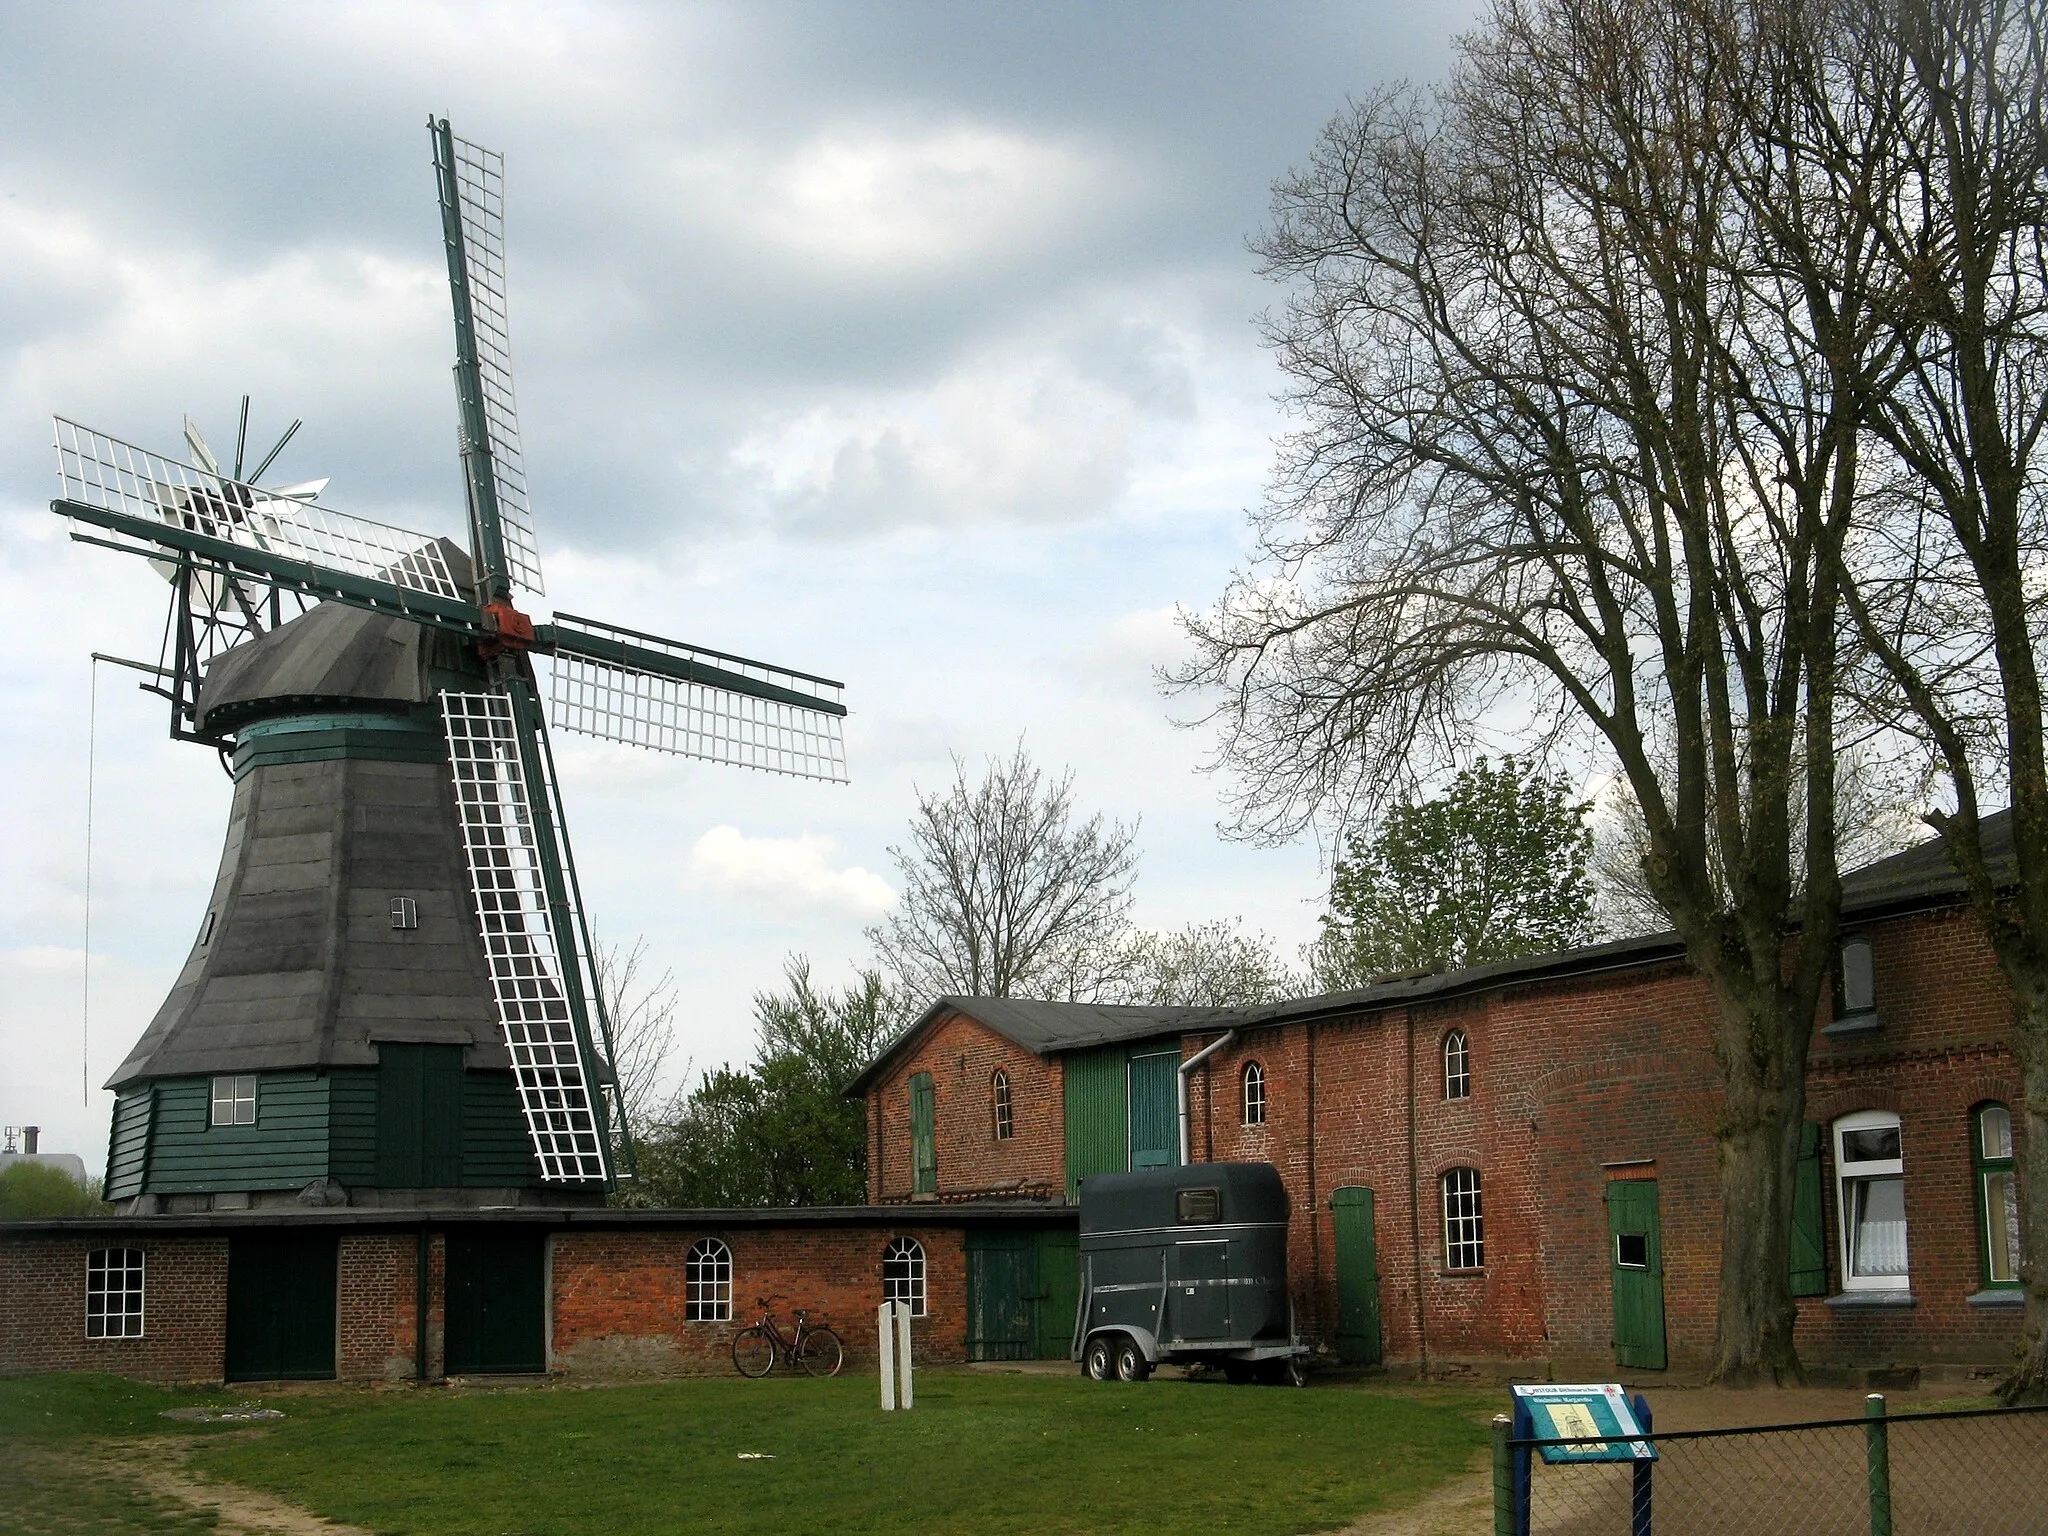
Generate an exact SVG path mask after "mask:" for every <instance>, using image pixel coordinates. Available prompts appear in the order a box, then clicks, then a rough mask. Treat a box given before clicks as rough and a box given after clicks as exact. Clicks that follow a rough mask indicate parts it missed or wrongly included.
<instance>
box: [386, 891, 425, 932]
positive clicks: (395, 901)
mask: <svg viewBox="0 0 2048 1536" xmlns="http://www.w3.org/2000/svg"><path fill="white" fill-rule="evenodd" d="M419 925H420V909H419V906H418V905H417V904H416V903H415V902H414V901H413V899H412V898H411V897H410V896H394V897H392V898H391V926H392V927H394V928H417V927H419Z"/></svg>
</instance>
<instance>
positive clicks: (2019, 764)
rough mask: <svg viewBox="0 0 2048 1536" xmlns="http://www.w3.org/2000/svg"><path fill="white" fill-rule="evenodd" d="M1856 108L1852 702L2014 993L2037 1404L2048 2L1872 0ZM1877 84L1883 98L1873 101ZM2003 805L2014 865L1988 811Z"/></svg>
mask: <svg viewBox="0 0 2048 1536" xmlns="http://www.w3.org/2000/svg"><path fill="white" fill-rule="evenodd" d="M1854 19H1855V22H1856V27H1855V29H1854V32H1853V40H1854V44H1855V47H1856V50H1857V52H1856V57H1857V58H1858V59H1859V60H1876V61H1879V62H1880V66H1882V64H1884V63H1885V62H1888V61H1890V60H1894V59H1898V60H1902V61H1903V64H1904V67H1903V68H1902V69H1899V70H1898V71H1897V73H1896V80H1895V81H1892V80H1888V79H1886V78H1885V76H1884V74H1882V73H1881V72H1880V70H1879V69H1870V68H1866V69H1864V70H1862V71H1859V72H1856V73H1854V74H1851V75H1849V76H1848V77H1847V81H1848V84H1849V85H1850V86H1851V87H1853V89H1852V90H1850V91H1849V92H1847V110H1848V111H1850V112H1853V113H1855V114H1858V115H1860V116H1862V117H1865V118H1875V117H1878V116H1880V115H1882V114H1885V113H1887V112H1891V113H1895V114H1897V115H1898V117H1899V118H1900V119H1901V120H1902V128H1901V132H1900V133H1899V134H1898V135H1897V137H1896V139H1895V141H1894V142H1893V144H1892V145H1891V149H1892V152H1893V160H1892V163H1893V165H1894V166H1895V167H1896V170H1897V173H1898V174H1897V175H1896V177H1895V179H1894V180H1893V182H1892V184H1891V185H1890V186H1889V187H1888V189H1887V190H1888V192H1889V195H1888V196H1887V197H1885V198H1883V199H1881V200H1879V201H1877V202H1875V203H1874V205H1873V214H1874V217H1875V220H1876V224H1877V229H1878V233H1879V236H1880V238H1881V240H1882V242H1883V252H1884V255H1885V258H1886V259H1887V260H1888V261H1889V262H1890V263H1892V265H1893V267H1894V268H1895V270H1896V272H1897V273H1898V277H1899V281H1898V283H1897V286H1896V289H1895V295H1894V302H1892V303H1891V304H1890V305H1889V306H1887V308H1886V310H1885V314H1884V319H1885V321H1886V323H1887V325H1888V326H1889V328H1890V331H1891V335H1892V337H1893V338H1894V340H1895V341H1896V343H1897V345H1898V346H1899V347H1900V348H1901V349H1902V351H1903V352H1904V354H1905V358H1906V367H1905V369H1904V372H1903V378H1902V381H1901V384H1900V387H1899V388H1897V389H1896V390H1894V391H1891V392H1890V393H1888V394H1887V395H1885V396H1884V397H1883V398H1882V400H1881V402H1880V405H1881V409H1880V410H1879V411H1878V412H1877V414H1876V416H1875V417H1874V419H1873V422H1872V424H1871V430H1872V434H1873V436H1874V439H1875V444H1874V449H1873V457H1874V458H1877V457H1879V456H1881V457H1882V460H1883V463H1882V468H1881V472H1880V473H1878V474H1876V475H1874V477H1873V478H1874V480H1875V482H1876V483H1875V485H1874V489H1873V495H1872V498H1871V506H1870V509H1869V511H1868V513H1867V514H1866V516H1865V519H1864V520H1863V525H1862V527H1861V529H1860V533H1859V537H1858V538H1857V539H1856V540H1855V541H1854V542H1853V543H1852V544H1851V545H1850V546H1849V548H1848V550H1847V556H1848V559H1847V566H1848V574H1849V580H1848V582H1847V583H1846V594H1847V602H1848V607H1849V611H1850V612H1851V614H1852V615H1853V617H1854V620H1855V624H1856V630H1857V635H1858V638H1859V639H1860V641H1861V642H1862V647H1863V659H1864V661H1865V662H1866V663H1867V665H1866V666H1865V667H1864V668H1863V669H1862V670H1861V671H1860V672H1859V673H1858V674H1857V675H1856V677H1855V678H1854V680H1853V684H1852V686H1853V688H1854V690H1855V693H1856V696H1857V698H1858V702H1859V703H1861V704H1862V705H1863V706H1864V707H1865V708H1866V710H1867V711H1868V714H1869V716H1870V718H1871V719H1873V720H1875V721H1876V722H1877V723H1878V724H1879V725H1881V726H1884V727H1887V728H1888V729H1889V731H1890V733H1891V736H1890V741H1889V743H1888V744H1889V745H1891V746H1893V747H1894V748H1896V746H1897V745H1898V744H1899V743H1900V742H1901V741H1903V742H1906V743H1909V744H1911V745H1912V746H1914V747H1916V748H1917V749H1918V750H1917V752H1916V753H1915V756H1916V757H1917V759H1918V760H1919V761H1920V762H1921V763H1923V764H1925V765H1926V766H1928V767H1931V768H1932V769H1933V770H1934V771H1935V773H1937V774H1938V775H1939V777H1940V778H1941V779H1942V780H1943V781H1944V784H1943V788H1944V790H1945V791H1946V794H1947V795H1948V796H1952V804H1953V807H1954V808H1953V809H1952V810H1949V811H1946V812H1944V811H1939V810H1936V811H1933V812H1931V813H1930V814H1929V815H1928V817H1927V820H1928V821H1929V823H1931V824H1932V825H1933V827H1934V828H1935V830H1936V831H1937V832H1938V833H1939V834H1940V836H1941V838H1942V840H1943V842H1944V844H1945V845H1946V847H1947V849H1948V852H1949V855H1950V857H1951V859H1952V860H1953V861H1954V863H1955V866H1956V868H1957V869H1958V870H1959V871H1960V872H1961V873H1962V875H1963V876H1964V878H1965V880H1966V881H1967V883H1968V886H1969V890H1970V897H1971V901H1972V904H1973V906H1974V907H1975V909H1976V911H1977V913H1978V915H1979V917H1980V918H1981V919H1982V920H1983V922H1984V924H1985V928H1986V931H1987V933H1988V935H1989V938H1990V942H1991V947H1992V950H1993V952H1994V954H1995V955H1996V956H1997V960H1998V964H1999V967H2000V969H2001V970H2002V971H2003V973H2004V975H2005V978H2006V981H2007V982H2008V984H2009V985H2010V987H2011V989H2012V993H2013V999H2014V1028H2013V1053H2014V1056H2015V1059H2016V1061H2017V1064H2018V1066H2019V1071H2020V1079H2021V1084H2022V1095H2021V1098H2022V1103H2021V1104H2020V1105H2019V1106H2015V1107H2016V1108H2017V1109H2018V1111H2019V1114H2018V1116H2017V1119H2018V1122H2019V1123H2018V1125H2017V1126H2016V1129H2017V1130H2018V1132H2019V1134H2018V1135H2017V1136H2016V1137H2015V1145H2014V1149H2013V1150H2014V1152H2015V1154H2016V1156H2017V1160H2018V1161H2017V1167H2018V1170H2019V1192H2020V1193H2019V1199H2020V1215H2021V1220H2020V1255H2019V1257H2020V1263H2019V1278H2020V1281H2021V1283H2022V1285H2023V1286H2024V1288H2025V1292H2026V1316H2025V1323H2024V1325H2023V1347H2022V1351H2021V1356H2020V1360H2019V1363H2018V1366H2017V1368H2016V1369H2015V1371H2014V1373H2013V1375H2012V1376H2011V1377H2010V1378H2009V1379H2008V1380H2007V1382H2006V1384H2005V1389H2004V1390H2005V1393H2006V1395H2007V1397H2008V1399H2011V1398H2015V1397H2019V1396H2022V1395H2032V1396H2039V1395H2041V1394H2043V1393H2048V747H2044V736H2043V731H2044V724H2048V720H2044V713H2043V710H2044V694H2043V683H2042V664H2041V650H2042V645H2043V643H2044V639H2048V624H2044V619H2043V613H2044V609H2043V605H2042V603H2041V594H2042V584H2043V571H2044V570H2048V455H2044V453H2043V448H2042V437H2043V432H2044V428H2048V108H2044V98H2048V5H2044V4H2043V3H2041V0H1871V3H1869V4H1868V5H1866V6H1863V7H1860V8H1859V9H1858V10H1857V11H1856V12H1855V15H1854ZM1878 82H1882V83H1883V84H1884V85H1885V86H1886V87H1887V88H1888V89H1887V90H1885V91H1880V90H1874V89H1871V86H1872V85H1873V84H1874V83H1878ZM2002 802H2007V803H2009V804H2010V807H2011V816H2010V821H2009V826H2008V828H2007V830H2009V832H2010V838H2011V842H2010V850H2009V852H2008V851H2007V850H2006V849H2005V848H2003V847H2001V846H1997V845H1996V842H1995V836H1996V834H1995V833H1994V830H1993V826H1991V825H1987V821H1988V819H1989V817H1990V816H1991V814H1992V813H1993V812H1995V811H1997V810H1998V809H1999V807H2000V805H2001V803H2002Z"/></svg>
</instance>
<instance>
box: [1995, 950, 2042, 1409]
mask: <svg viewBox="0 0 2048 1536" xmlns="http://www.w3.org/2000/svg"><path fill="white" fill-rule="evenodd" d="M2005 971H2006V978H2007V980H2008V982H2009V983H2010V984H2011V986H2012V990H2013V1040H2012V1047H2013V1056H2014V1057H2015V1059H2016V1060H2017V1061H2018V1063H2019V1069H2020V1102H2019V1103H2018V1104H2016V1105H2014V1106H2013V1108H2014V1110H2015V1111H2016V1113H2015V1114H2014V1115H2013V1133H2014V1134H2013V1149H2012V1151H2013V1167H2014V1169H2015V1170H2016V1171H2017V1172H2018V1174H2019V1194H2018V1199H2019V1202H2020V1286H2021V1288H2022V1289H2023V1290H2024V1291H2025V1292H2026V1297H2027V1308H2026V1314H2025V1318H2024V1320H2023V1322H2022V1324H2021V1328H2020V1346H2019V1357H2018V1361H2017V1363H2016V1365H2015V1367H2014V1369H2013V1373H2012V1375H2011V1376H2009V1377H2007V1378H2006V1380H2005V1381H2004V1383H2003V1384H2002V1385H2001V1386H2000V1388H1999V1396H2000V1397H2001V1398H2002V1399H2003V1400H2004V1401H2005V1402H2007V1403H2017V1402H2043V1401H2048V971H2043V969H2042V968H2041V967H2039V966H2027V965H2024V964H2015V963H2014V962H2012V961H2010V960H2008V961H2007V963H2006V966H2005ZM1988 1240H1989V1235H1988V1234H1987V1235H1986V1236H1985V1237H1982V1238H1980V1241H1988Z"/></svg>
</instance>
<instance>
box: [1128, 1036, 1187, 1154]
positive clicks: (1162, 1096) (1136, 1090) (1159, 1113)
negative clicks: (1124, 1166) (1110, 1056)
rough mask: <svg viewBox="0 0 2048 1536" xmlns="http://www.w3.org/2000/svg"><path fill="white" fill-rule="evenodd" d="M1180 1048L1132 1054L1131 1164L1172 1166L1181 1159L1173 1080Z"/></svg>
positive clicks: (1178, 1069)
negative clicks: (1140, 1054) (1142, 1054)
mask: <svg viewBox="0 0 2048 1536" xmlns="http://www.w3.org/2000/svg"><path fill="white" fill-rule="evenodd" d="M1179 1074H1180V1052H1179V1051H1177V1050H1175V1051H1154V1052H1151V1053H1150V1054H1148V1055H1144V1056H1133V1057H1132V1058H1131V1168H1132V1170H1133V1171H1134V1172H1135V1171H1136V1170H1138V1169H1141V1168H1171V1167H1173V1166H1174V1165H1175V1164H1177V1163H1178V1162H1179V1161H1180V1115H1179V1111H1178V1108H1177V1106H1176V1104H1175V1100H1174V1081H1175V1079H1176V1078H1177V1077H1178V1076H1179Z"/></svg>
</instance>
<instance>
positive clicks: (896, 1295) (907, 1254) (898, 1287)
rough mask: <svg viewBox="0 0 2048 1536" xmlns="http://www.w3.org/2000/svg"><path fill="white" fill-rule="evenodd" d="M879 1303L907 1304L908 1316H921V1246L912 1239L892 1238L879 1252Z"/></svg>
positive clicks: (922, 1272) (922, 1253) (922, 1287)
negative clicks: (880, 1256)
mask: <svg viewBox="0 0 2048 1536" xmlns="http://www.w3.org/2000/svg"><path fill="white" fill-rule="evenodd" d="M882 1300H884V1301H907V1302H909V1303H910V1315H911V1316H912V1317H923V1316H924V1315H925V1311H924V1244H923V1243H920V1242H919V1241H918V1240H917V1239H916V1238H914V1237H892V1238H890V1239H889V1246H888V1247H886V1248H884V1249H883V1250H882Z"/></svg>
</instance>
